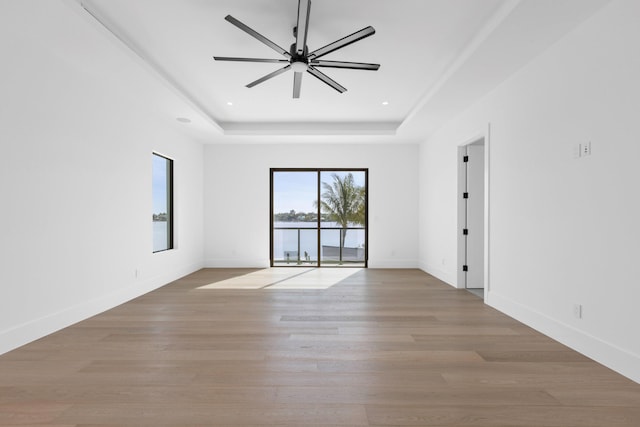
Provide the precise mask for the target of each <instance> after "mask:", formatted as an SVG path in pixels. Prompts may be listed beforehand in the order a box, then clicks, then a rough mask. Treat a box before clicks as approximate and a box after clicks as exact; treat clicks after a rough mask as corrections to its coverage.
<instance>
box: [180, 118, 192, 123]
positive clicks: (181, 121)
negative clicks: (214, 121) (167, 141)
mask: <svg viewBox="0 0 640 427" xmlns="http://www.w3.org/2000/svg"><path fill="white" fill-rule="evenodd" d="M176 120H177V121H179V122H180V123H191V119H188V118H186V117H176Z"/></svg>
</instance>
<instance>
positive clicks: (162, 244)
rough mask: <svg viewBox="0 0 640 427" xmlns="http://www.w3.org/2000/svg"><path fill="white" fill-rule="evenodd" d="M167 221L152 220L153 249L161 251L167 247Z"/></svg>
mask: <svg viewBox="0 0 640 427" xmlns="http://www.w3.org/2000/svg"><path fill="white" fill-rule="evenodd" d="M167 232H168V227H167V222H166V221H153V251H154V252H157V251H162V250H165V249H167V239H168V236H167Z"/></svg>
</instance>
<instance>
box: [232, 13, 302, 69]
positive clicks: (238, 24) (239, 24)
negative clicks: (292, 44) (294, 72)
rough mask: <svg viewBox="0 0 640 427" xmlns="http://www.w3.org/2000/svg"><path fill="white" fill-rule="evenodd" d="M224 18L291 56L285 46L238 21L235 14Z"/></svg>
mask: <svg viewBox="0 0 640 427" xmlns="http://www.w3.org/2000/svg"><path fill="white" fill-rule="evenodd" d="M224 19H226V20H227V21H229V22H231V23H232V24H233V25H235V26H236V27H238V28H240V29H241V30H242V31H244V32H245V33H247V34H249V35H250V36H252V37H254V38H255V39H257V40H259V41H260V42H262V43H264V44H266V45H267V46H269V47H270V48H271V49H273V50H275V51H276V52H278V53H279V54H281V55H284V56H286V57H287V58H290V57H291V54H290V53H289V52H287V51H286V50H284V49H283V48H281V47H280V46H278V45H277V44H275V43H274V42H272V41H271V40H269V39H268V38H266V37H265V36H263V35H262V34H260V33H258V32H257V31H255V30H253V29H251V28H249V27H248V26H246V25H245V24H243V23H242V22H240V21H238V20H237V19H236V18H234V17H233V16H231V15H227V16H225V17H224Z"/></svg>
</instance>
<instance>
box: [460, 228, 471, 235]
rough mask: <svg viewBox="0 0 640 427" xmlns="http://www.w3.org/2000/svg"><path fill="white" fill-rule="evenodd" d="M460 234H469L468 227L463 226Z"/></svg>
mask: <svg viewBox="0 0 640 427" xmlns="http://www.w3.org/2000/svg"><path fill="white" fill-rule="evenodd" d="M462 234H464V235H465V236H466V235H468V234H469V229H468V228H464V229H463V230H462Z"/></svg>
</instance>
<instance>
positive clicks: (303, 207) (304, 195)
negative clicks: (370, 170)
mask: <svg viewBox="0 0 640 427" xmlns="http://www.w3.org/2000/svg"><path fill="white" fill-rule="evenodd" d="M332 173H336V174H337V175H339V176H345V175H347V174H348V172H331V171H328V172H324V171H323V172H321V180H322V182H326V183H328V184H331V183H332V182H333V178H332V177H331V175H332ZM353 178H354V181H355V183H356V185H359V186H364V172H359V171H357V172H353ZM317 179H318V173H317V172H275V173H274V174H273V189H274V197H273V210H274V213H281V212H289V211H290V210H291V209H293V210H295V211H296V212H313V211H315V208H314V206H313V202H314V201H315V200H316V199H317V198H318V190H317V184H316V182H317ZM321 191H322V189H321Z"/></svg>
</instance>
